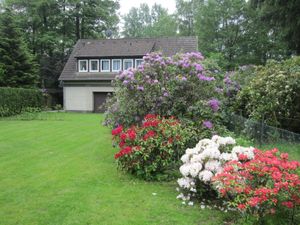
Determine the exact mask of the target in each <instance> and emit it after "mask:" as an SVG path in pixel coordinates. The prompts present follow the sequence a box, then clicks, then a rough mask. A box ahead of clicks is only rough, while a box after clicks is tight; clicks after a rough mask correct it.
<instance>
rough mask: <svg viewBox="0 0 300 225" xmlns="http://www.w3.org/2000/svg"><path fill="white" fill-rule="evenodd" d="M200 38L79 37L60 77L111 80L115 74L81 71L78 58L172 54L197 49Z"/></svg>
mask: <svg viewBox="0 0 300 225" xmlns="http://www.w3.org/2000/svg"><path fill="white" fill-rule="evenodd" d="M197 42H198V40H197V37H164V38H124V39H102V40H86V39H81V40H78V41H77V43H76V44H75V46H74V49H73V51H72V53H71V55H70V57H69V59H68V61H67V63H66V65H65V67H64V69H63V71H62V73H61V75H60V77H59V80H111V79H113V77H114V76H115V73H105V74H104V73H78V72H77V68H76V66H77V58H95V57H96V58H105V57H142V56H144V55H145V54H147V53H149V52H153V51H161V52H162V53H163V54H164V55H167V56H170V55H174V54H176V53H178V52H193V51H197V49H198V43H197Z"/></svg>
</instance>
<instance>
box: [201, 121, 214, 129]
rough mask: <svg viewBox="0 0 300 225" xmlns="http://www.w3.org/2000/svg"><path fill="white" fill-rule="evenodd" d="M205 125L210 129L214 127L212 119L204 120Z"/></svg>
mask: <svg viewBox="0 0 300 225" xmlns="http://www.w3.org/2000/svg"><path fill="white" fill-rule="evenodd" d="M203 126H204V127H206V128H208V129H212V128H213V123H212V122H211V121H210V120H205V121H203Z"/></svg>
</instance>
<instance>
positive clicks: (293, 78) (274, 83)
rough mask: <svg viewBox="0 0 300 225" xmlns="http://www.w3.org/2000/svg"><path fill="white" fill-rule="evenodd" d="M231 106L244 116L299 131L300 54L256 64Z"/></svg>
mask: <svg viewBox="0 0 300 225" xmlns="http://www.w3.org/2000/svg"><path fill="white" fill-rule="evenodd" d="M234 108H235V111H236V112H237V113H242V114H243V115H244V116H246V117H249V118H253V119H257V120H260V119H264V120H265V121H266V122H267V123H268V124H270V125H273V126H278V127H281V128H284V129H289V130H291V131H295V132H300V57H294V58H291V59H289V60H286V61H282V62H277V61H269V62H268V63H267V64H266V65H265V66H259V67H257V68H256V69H255V70H254V78H253V79H251V81H250V82H249V83H248V84H246V85H245V86H244V88H243V89H242V90H241V91H240V92H239V93H238V94H237V98H236V101H235V106H234Z"/></svg>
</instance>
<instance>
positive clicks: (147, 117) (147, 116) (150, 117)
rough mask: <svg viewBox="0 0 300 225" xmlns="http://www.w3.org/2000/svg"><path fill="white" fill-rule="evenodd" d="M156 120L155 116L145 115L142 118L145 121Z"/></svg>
mask: <svg viewBox="0 0 300 225" xmlns="http://www.w3.org/2000/svg"><path fill="white" fill-rule="evenodd" d="M156 118H157V115H155V114H147V115H146V116H145V117H144V119H145V120H150V119H156Z"/></svg>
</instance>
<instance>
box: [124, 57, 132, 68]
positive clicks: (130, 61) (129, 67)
mask: <svg viewBox="0 0 300 225" xmlns="http://www.w3.org/2000/svg"><path fill="white" fill-rule="evenodd" d="M126 61H130V62H131V64H132V67H129V68H133V59H123V70H125V62H126ZM129 68H127V69H129ZM127 69H126V70H127Z"/></svg>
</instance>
